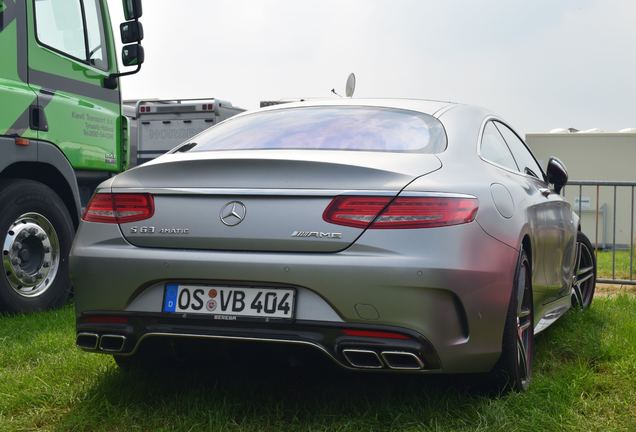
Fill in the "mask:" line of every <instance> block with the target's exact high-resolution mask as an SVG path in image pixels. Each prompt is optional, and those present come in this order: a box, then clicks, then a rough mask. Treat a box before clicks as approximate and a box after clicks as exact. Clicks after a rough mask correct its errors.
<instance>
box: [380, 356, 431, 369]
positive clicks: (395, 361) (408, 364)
mask: <svg viewBox="0 0 636 432" xmlns="http://www.w3.org/2000/svg"><path fill="white" fill-rule="evenodd" d="M381 355H382V360H384V363H386V365H387V366H388V367H389V368H390V369H395V370H419V369H423V368H424V362H422V360H421V359H420V358H419V357H418V356H417V355H415V354H413V353H412V352H407V351H382V353H381Z"/></svg>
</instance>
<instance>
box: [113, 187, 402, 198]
mask: <svg viewBox="0 0 636 432" xmlns="http://www.w3.org/2000/svg"><path fill="white" fill-rule="evenodd" d="M112 192H113V193H141V192H145V193H151V194H153V195H259V196H260V195H279V196H324V197H333V196H336V195H380V196H382V195H388V196H394V195H396V194H397V193H398V192H399V190H394V191H392V190H342V189H339V190H338V189H258V188H255V189H233V188H112Z"/></svg>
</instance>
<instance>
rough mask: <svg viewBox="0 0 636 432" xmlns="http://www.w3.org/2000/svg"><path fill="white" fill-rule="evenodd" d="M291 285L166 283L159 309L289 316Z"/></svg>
mask: <svg viewBox="0 0 636 432" xmlns="http://www.w3.org/2000/svg"><path fill="white" fill-rule="evenodd" d="M295 294H296V293H295V291H294V290H293V289H278V288H276V289H274V288H255V287H227V286H202V285H187V284H166V290H165V294H164V298H163V311H164V312H175V313H196V314H207V315H215V316H217V315H224V316H227V317H228V318H229V319H233V318H230V317H249V318H282V319H290V318H293V316H294V315H293V314H294V304H295V302H294V300H295V299H294V297H295Z"/></svg>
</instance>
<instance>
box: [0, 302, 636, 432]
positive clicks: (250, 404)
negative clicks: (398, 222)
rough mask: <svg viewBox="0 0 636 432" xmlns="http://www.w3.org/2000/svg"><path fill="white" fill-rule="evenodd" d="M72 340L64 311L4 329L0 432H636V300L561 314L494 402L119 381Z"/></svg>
mask: <svg viewBox="0 0 636 432" xmlns="http://www.w3.org/2000/svg"><path fill="white" fill-rule="evenodd" d="M73 338H74V327H73V311H72V308H71V307H70V306H69V307H66V308H64V309H62V310H58V311H53V312H46V313H41V314H36V315H31V316H16V317H0V342H1V344H2V345H1V347H2V348H0V430H2V431H12V430H15V431H22V430H34V429H37V430H59V431H69V430H70V431H74V430H78V431H92V430H107V431H119V430H121V431H128V430H133V431H151V430H182V431H196V430H213V431H243V430H246V431H247V430H253V431H285V430H292V431H309V430H318V431H380V430H395V431H417V430H431V431H450V430H459V431H506V432H511V431H531V430H532V431H552V430H565V431H569V430H572V431H575V430H576V431H580V430H585V431H592V430H598V431H634V430H636V296H629V295H620V296H613V297H609V298H600V299H597V300H595V303H594V305H593V307H592V309H591V310H590V311H588V312H586V313H580V312H570V313H568V314H567V315H566V316H565V317H564V318H563V319H562V320H560V321H559V322H558V323H556V324H555V325H554V326H553V327H552V328H550V329H548V330H547V331H546V332H545V333H543V334H541V335H540V336H539V337H538V340H537V360H536V371H535V380H534V382H533V384H532V387H531V389H530V391H529V392H527V393H525V394H509V395H506V396H501V397H493V396H489V395H487V394H484V393H483V392H480V391H479V390H478V388H476V387H475V385H474V380H473V379H471V378H469V377H463V376H454V377H418V376H409V377H406V376H387V375H383V376H378V375H369V374H351V373H344V372H339V371H336V370H332V369H330V368H320V369H318V370H317V371H313V370H303V369H299V368H295V369H289V370H288V369H284V368H274V369H268V368H264V367H260V368H259V367H254V368H249V369H241V368H233V367H231V366H230V365H228V366H227V367H226V368H222V369H215V368H213V367H212V366H210V367H208V368H207V369H203V370H201V369H195V368H190V367H186V368H181V369H180V370H166V371H163V372H157V373H149V374H145V375H143V374H129V373H124V372H121V371H119V370H118V368H117V367H116V366H115V364H114V362H113V360H112V359H111V358H110V357H108V356H104V355H98V354H88V353H83V352H81V351H79V350H77V349H76V348H75V347H74V346H73ZM254 360H255V363H259V360H258V359H257V358H255V359H254Z"/></svg>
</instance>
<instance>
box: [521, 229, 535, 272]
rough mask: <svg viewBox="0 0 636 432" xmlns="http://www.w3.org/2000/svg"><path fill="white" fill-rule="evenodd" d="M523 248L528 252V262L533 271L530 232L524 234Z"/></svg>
mask: <svg viewBox="0 0 636 432" xmlns="http://www.w3.org/2000/svg"><path fill="white" fill-rule="evenodd" d="M521 249H522V250H524V251H525V252H526V255H527V256H528V262H529V264H530V271H532V259H533V257H532V240H530V236H529V235H528V234H524V236H523V239H521Z"/></svg>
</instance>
